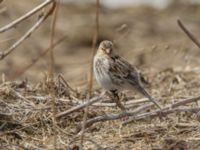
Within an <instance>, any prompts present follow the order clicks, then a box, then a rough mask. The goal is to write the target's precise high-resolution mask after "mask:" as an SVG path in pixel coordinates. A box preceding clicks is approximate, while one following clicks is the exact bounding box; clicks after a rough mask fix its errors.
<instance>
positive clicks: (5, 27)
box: [0, 0, 53, 33]
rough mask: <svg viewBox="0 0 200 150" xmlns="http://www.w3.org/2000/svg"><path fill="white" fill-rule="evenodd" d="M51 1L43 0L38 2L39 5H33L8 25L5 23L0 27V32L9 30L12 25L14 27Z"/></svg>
mask: <svg viewBox="0 0 200 150" xmlns="http://www.w3.org/2000/svg"><path fill="white" fill-rule="evenodd" d="M52 2H53V1H52V0H46V1H45V2H43V3H42V4H40V5H39V6H37V7H35V8H34V9H32V10H31V11H29V12H28V13H26V14H25V15H23V16H21V17H20V18H18V19H16V20H14V21H13V22H11V23H9V24H8V25H5V26H4V27H2V28H0V33H2V32H5V31H7V30H9V29H11V28H13V27H15V26H16V25H18V24H19V23H21V22H22V21H24V20H26V19H27V18H29V17H30V16H32V15H34V14H35V13H37V12H38V11H40V10H41V9H42V8H44V7H46V6H47V5H49V4H50V3H52Z"/></svg>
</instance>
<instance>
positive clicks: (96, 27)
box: [80, 0, 99, 150]
mask: <svg viewBox="0 0 200 150" xmlns="http://www.w3.org/2000/svg"><path fill="white" fill-rule="evenodd" d="M98 34H99V0H96V16H95V33H94V37H93V41H92V58H91V65H90V76H89V84H88V85H89V89H88V92H89V95H88V97H89V98H91V95H92V87H93V58H94V55H95V52H96V44H97V41H98V36H99V35H98ZM88 111H89V107H87V108H86V109H85V111H84V116H83V123H82V133H81V136H80V150H83V141H84V132H85V124H86V120H87V113H88Z"/></svg>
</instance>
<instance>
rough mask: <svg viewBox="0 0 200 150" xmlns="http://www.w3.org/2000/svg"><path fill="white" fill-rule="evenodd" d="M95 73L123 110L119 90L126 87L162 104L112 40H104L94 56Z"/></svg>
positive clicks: (156, 103)
mask: <svg viewBox="0 0 200 150" xmlns="http://www.w3.org/2000/svg"><path fill="white" fill-rule="evenodd" d="M93 64H94V66H93V70H94V74H95V77H96V80H97V82H98V83H99V84H100V85H101V86H102V87H103V88H104V89H106V90H107V91H109V92H110V93H111V94H112V95H113V96H114V99H113V100H115V102H116V104H117V106H118V107H119V108H121V109H122V110H123V111H124V110H125V107H124V106H123V104H122V103H121V102H120V100H119V97H118V92H119V91H122V90H126V89H129V90H130V89H131V90H136V91H138V92H140V93H141V94H143V95H144V96H146V97H147V98H148V99H149V100H150V101H152V102H153V103H154V104H155V105H156V106H157V107H158V108H159V109H161V106H160V105H159V104H158V102H156V101H155V100H154V99H153V98H152V97H151V96H150V94H149V93H148V92H147V91H146V90H145V89H144V87H143V85H142V82H141V79H140V75H139V73H138V72H137V70H136V68H135V67H134V66H132V65H131V64H130V63H128V62H127V61H126V60H125V59H123V58H122V57H120V56H119V55H117V54H116V53H115V51H114V48H113V43H112V42H111V41H107V40H105V41H102V42H101V43H100V45H99V48H98V50H97V53H96V55H95V57H94V63H93Z"/></svg>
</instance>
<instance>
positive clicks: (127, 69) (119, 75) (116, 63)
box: [109, 56, 140, 86]
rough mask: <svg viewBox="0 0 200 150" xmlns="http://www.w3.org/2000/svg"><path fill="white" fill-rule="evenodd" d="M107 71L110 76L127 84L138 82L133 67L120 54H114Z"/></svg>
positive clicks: (138, 79) (137, 75) (138, 77)
mask: <svg viewBox="0 0 200 150" xmlns="http://www.w3.org/2000/svg"><path fill="white" fill-rule="evenodd" d="M109 66H110V68H109V73H110V76H111V77H112V78H115V79H118V80H122V81H124V82H127V83H129V84H132V85H133V86H134V85H137V84H140V76H139V74H138V72H137V70H136V68H135V67H133V66H132V65H131V64H130V63H128V62H127V61H126V60H125V59H123V58H122V57H120V56H114V57H113V58H112V61H111V64H110V65H109Z"/></svg>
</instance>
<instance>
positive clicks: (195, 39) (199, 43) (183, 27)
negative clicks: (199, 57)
mask: <svg viewBox="0 0 200 150" xmlns="http://www.w3.org/2000/svg"><path fill="white" fill-rule="evenodd" d="M177 23H178V25H179V27H180V28H181V29H182V30H183V32H185V34H186V35H187V36H188V37H189V38H190V39H191V40H192V41H193V42H194V43H195V44H196V46H197V47H198V48H200V42H199V41H198V40H197V38H195V36H194V35H193V34H192V33H191V32H190V31H189V30H188V29H187V28H186V27H185V26H184V25H183V23H182V22H181V20H179V19H178V20H177Z"/></svg>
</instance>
